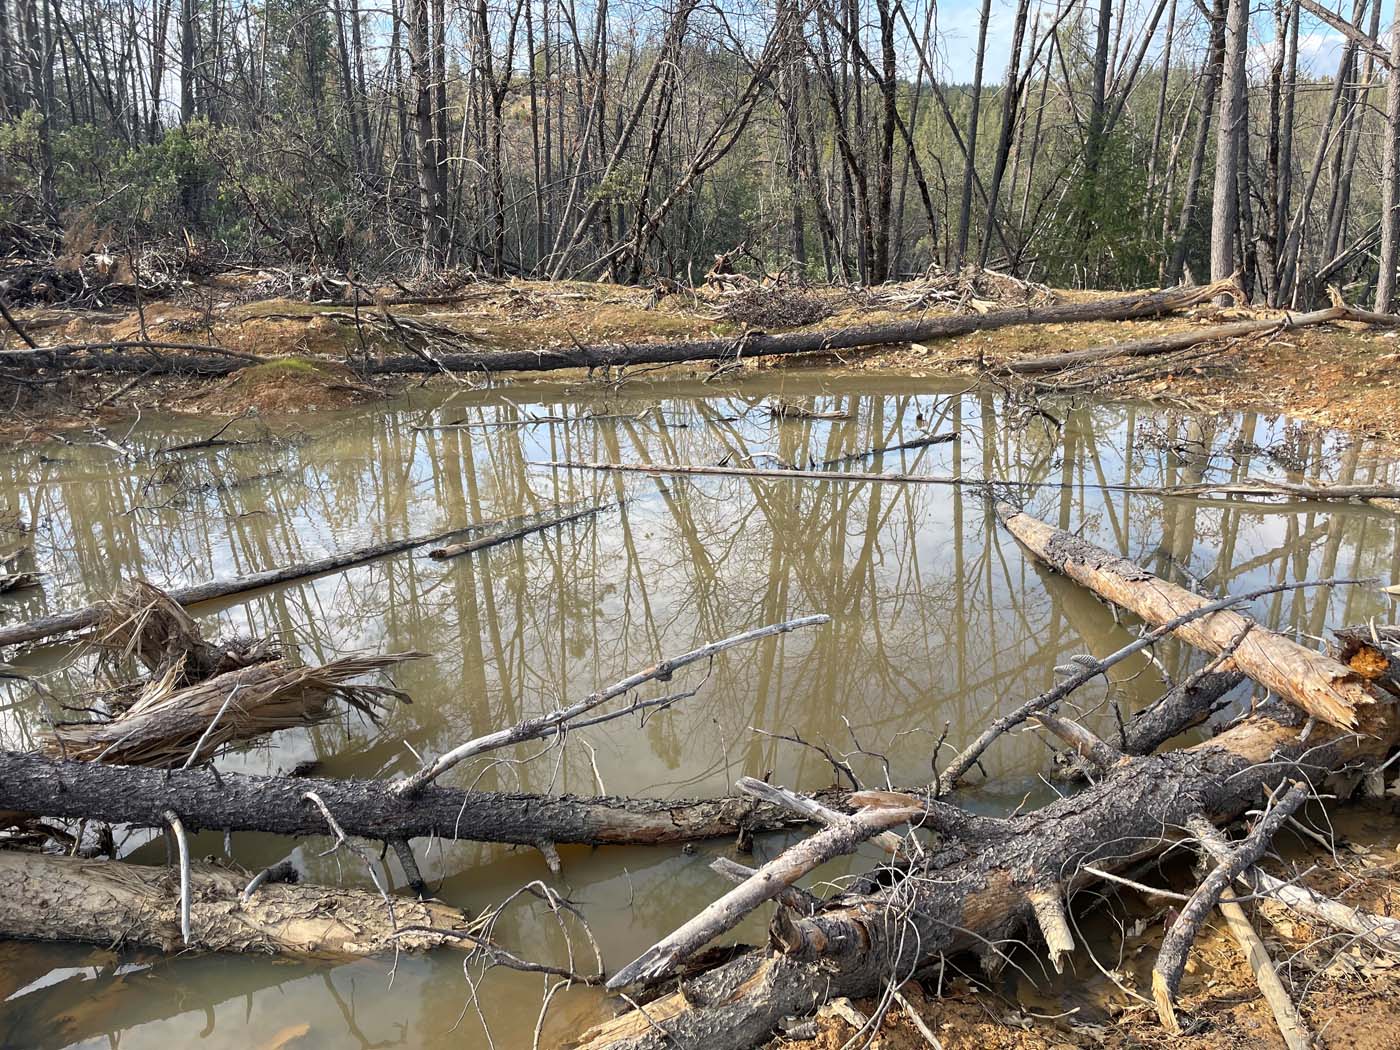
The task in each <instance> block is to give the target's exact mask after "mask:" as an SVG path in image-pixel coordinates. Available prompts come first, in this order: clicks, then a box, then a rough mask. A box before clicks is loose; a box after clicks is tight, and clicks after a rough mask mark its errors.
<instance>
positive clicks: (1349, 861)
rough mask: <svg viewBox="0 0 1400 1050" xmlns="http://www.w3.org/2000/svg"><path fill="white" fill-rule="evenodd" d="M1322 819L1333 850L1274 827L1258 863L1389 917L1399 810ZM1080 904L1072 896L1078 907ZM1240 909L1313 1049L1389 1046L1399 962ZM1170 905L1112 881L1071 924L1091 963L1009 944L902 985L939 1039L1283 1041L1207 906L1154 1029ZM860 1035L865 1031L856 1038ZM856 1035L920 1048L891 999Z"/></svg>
mask: <svg viewBox="0 0 1400 1050" xmlns="http://www.w3.org/2000/svg"><path fill="white" fill-rule="evenodd" d="M1334 817H1335V819H1336V820H1337V821H1338V822H1339V823H1338V824H1337V826H1336V831H1337V833H1338V839H1337V843H1336V846H1337V848H1336V852H1335V854H1333V853H1330V852H1325V851H1323V850H1322V849H1320V848H1317V847H1316V846H1315V844H1308V845H1306V846H1305V845H1304V844H1303V841H1302V840H1301V839H1299V838H1297V837H1294V836H1285V838H1288V839H1289V841H1284V839H1283V838H1281V839H1280V840H1279V841H1278V843H1277V846H1278V847H1279V848H1280V850H1281V851H1282V852H1283V853H1284V855H1285V857H1286V862H1280V861H1275V862H1274V863H1273V864H1272V865H1269V866H1270V867H1271V868H1272V870H1274V871H1275V873H1277V874H1279V875H1280V876H1281V877H1284V878H1288V877H1289V876H1290V875H1296V874H1297V873H1298V872H1303V871H1307V869H1312V870H1311V871H1307V874H1306V875H1304V876H1303V877H1301V878H1298V879H1297V881H1298V882H1300V883H1301V884H1303V885H1307V886H1310V887H1312V888H1314V889H1316V890H1318V891H1320V892H1323V893H1326V894H1330V895H1333V896H1335V897H1337V898H1338V899H1340V900H1343V901H1345V902H1346V903H1347V904H1350V905H1353V906H1355V907H1358V908H1361V909H1363V910H1367V911H1370V912H1373V913H1379V914H1382V915H1394V914H1397V910H1400V877H1398V876H1400V852H1397V848H1400V819H1397V818H1396V817H1395V816H1394V815H1393V814H1391V813H1390V812H1383V811H1381V810H1378V809H1375V808H1368V807H1362V806H1355V807H1349V808H1345V809H1342V810H1339V811H1336V812H1335V814H1334ZM1176 875H1177V876H1178V877H1176V878H1162V877H1160V876H1156V875H1153V876H1146V877H1144V881H1145V882H1147V883H1149V884H1151V885H1153V886H1161V887H1170V888H1172V889H1175V890H1177V891H1183V890H1188V891H1189V889H1190V886H1189V885H1187V883H1188V882H1189V881H1190V877H1189V875H1188V874H1186V872H1185V869H1184V868H1183V869H1180V870H1179V871H1178V872H1176ZM1084 903H1085V901H1084V899H1083V898H1081V906H1082V905H1083V904H1084ZM1246 907H1247V908H1248V909H1249V911H1250V912H1251V917H1252V918H1253V920H1254V923H1255V928H1256V929H1257V930H1258V931H1259V933H1260V935H1261V936H1262V937H1263V939H1264V942H1265V944H1266V945H1267V946H1268V948H1269V952H1270V955H1271V956H1272V958H1273V959H1274V961H1275V964H1276V965H1277V966H1278V968H1279V970H1280V973H1281V975H1282V976H1283V979H1284V980H1285V982H1287V984H1288V985H1289V987H1290V989H1291V991H1292V993H1293V997H1294V999H1295V1001H1296V1002H1298V1004H1299V1006H1300V1009H1301V1011H1302V1014H1303V1017H1304V1019H1305V1020H1306V1021H1307V1023H1308V1026H1309V1028H1310V1030H1311V1031H1312V1032H1313V1033H1314V1035H1315V1036H1316V1037H1317V1042H1318V1045H1319V1047H1321V1048H1327V1050H1341V1048H1348V1050H1396V1048H1397V1047H1400V960H1396V959H1393V958H1389V957H1386V956H1382V955H1377V954H1375V953H1373V952H1368V951H1365V950H1361V949H1358V948H1357V947H1356V946H1355V945H1354V943H1352V941H1351V940H1350V939H1349V938H1344V937H1338V936H1336V935H1335V933H1334V932H1333V931H1330V930H1326V929H1321V928H1313V927H1309V926H1308V925H1307V924H1306V923H1305V922H1302V921H1300V920H1298V919H1297V918H1295V917H1294V916H1293V915H1292V914H1291V913H1290V912H1288V911H1287V910H1286V909H1285V908H1283V907H1282V906H1280V905H1278V904H1276V903H1274V902H1264V903H1262V904H1259V903H1256V904H1248V905H1246ZM1171 909H1172V906H1171V905H1169V904H1164V903H1162V902H1159V901H1157V902H1148V901H1146V900H1144V898H1142V897H1140V896H1137V895H1136V894H1135V893H1134V892H1133V891H1131V890H1125V891H1124V894H1123V896H1121V897H1118V898H1114V899H1113V900H1112V902H1111V903H1110V904H1109V905H1108V906H1107V907H1104V908H1102V909H1099V910H1098V911H1097V912H1096V913H1091V914H1089V915H1086V916H1084V917H1083V918H1082V919H1081V922H1082V924H1083V925H1082V927H1080V928H1081V929H1083V930H1086V931H1088V932H1089V935H1090V937H1091V938H1092V943H1093V944H1094V945H1095V948H1096V952H1097V954H1098V957H1099V963H1101V964H1102V969H1098V968H1096V967H1095V965H1094V963H1093V962H1092V961H1091V960H1090V959H1089V958H1088V956H1087V953H1086V952H1085V951H1084V950H1083V949H1082V948H1081V949H1080V950H1079V952H1078V953H1077V954H1076V955H1075V956H1074V957H1073V959H1072V961H1071V963H1070V966H1069V967H1068V968H1067V973H1066V974H1065V976H1063V977H1058V978H1057V977H1055V976H1054V975H1053V974H1049V975H1048V976H1047V974H1046V972H1045V968H1044V967H1043V965H1042V963H1041V961H1040V959H1039V958H1037V957H1036V956H1034V955H1032V954H1031V953H1030V952H1029V951H1026V950H1020V951H1017V952H1015V953H1014V954H1013V963H1012V965H1009V966H1008V967H1007V969H1006V971H1005V972H1004V974H1003V976H1001V977H999V978H996V979H991V980H988V979H986V978H983V977H981V975H976V982H975V983H974V981H973V980H972V979H969V978H968V977H963V976H954V975H952V974H951V973H950V975H949V976H948V977H947V979H946V980H945V983H944V985H943V987H942V989H941V991H942V995H941V997H939V996H938V995H937V994H936V993H937V992H938V991H939V990H940V989H938V988H937V979H936V978H934V979H933V980H931V981H928V982H926V985H927V987H926V988H925V986H923V985H920V984H919V983H917V982H911V983H910V984H909V985H907V986H906V987H905V989H904V995H905V997H906V998H907V999H908V1000H909V1005H910V1007H912V1009H913V1010H914V1011H915V1012H916V1013H917V1014H918V1015H919V1018H920V1020H922V1021H923V1023H924V1024H925V1025H926V1026H927V1027H928V1028H929V1029H930V1031H932V1032H933V1034H934V1035H935V1036H936V1037H937V1039H938V1040H939V1042H940V1043H941V1044H942V1046H943V1047H944V1050H1064V1048H1067V1047H1083V1048H1086V1050H1087V1048H1090V1047H1095V1048H1098V1047H1122V1048H1127V1047H1136V1048H1144V1050H1146V1048H1161V1050H1236V1048H1243V1047H1250V1048H1260V1050H1274V1048H1279V1050H1282V1048H1283V1046H1284V1043H1283V1040H1282V1038H1281V1037H1280V1035H1279V1033H1278V1029H1277V1027H1276V1026H1275V1024H1274V1020H1273V1017H1272V1015H1271V1014H1270V1012H1269V1008H1268V1005H1267V1004H1266V1003H1265V1001H1264V1000H1263V998H1262V997H1261V995H1260V993H1259V989H1258V986H1257V984H1256V983H1255V980H1254V975H1253V973H1252V972H1251V971H1250V968H1249V966H1248V964H1247V963H1246V961H1245V959H1244V956H1243V953H1242V952H1241V950H1240V948H1239V945H1238V944H1237V943H1236V941H1235V940H1234V938H1233V937H1232V936H1231V935H1230V933H1229V932H1228V930H1227V929H1226V927H1225V924H1224V921H1223V920H1222V919H1220V918H1219V917H1218V915H1217V917H1215V918H1214V919H1213V920H1212V921H1211V923H1210V925H1208V926H1207V927H1206V928H1205V929H1203V931H1202V934H1201V936H1200V937H1199V938H1198V939H1197V941H1196V943H1195V946H1194V947H1193V949H1192V952H1191V957H1190V963H1189V964H1188V968H1187V974H1186V978H1185V980H1184V982H1183V985H1182V996H1181V1006H1182V1014H1183V1018H1184V1021H1183V1024H1184V1025H1186V1026H1187V1031H1186V1033H1185V1034H1184V1035H1182V1036H1173V1035H1170V1034H1168V1033H1167V1032H1166V1031H1165V1030H1164V1029H1163V1028H1162V1026H1161V1024H1160V1023H1159V1022H1158V1020H1157V1015H1156V1013H1155V1011H1154V1009H1153V1006H1152V1004H1151V1002H1150V1000H1147V999H1144V998H1142V997H1141V993H1144V992H1145V990H1146V989H1147V988H1148V987H1149V985H1150V979H1151V969H1152V964H1153V962H1154V960H1155V959H1156V957H1157V949H1158V947H1159V946H1160V945H1161V942H1162V936H1163V932H1164V928H1165V925H1166V924H1167V922H1168V921H1170V918H1171V916H1172V914H1173V913H1172V910H1171ZM1018 971H1019V972H1018ZM969 972H971V973H973V974H975V970H973V971H969ZM1129 989H1130V990H1131V991H1128V990H1129ZM1133 993H1139V994H1133ZM853 1006H854V1007H855V1009H856V1010H858V1011H860V1013H861V1014H862V1015H863V1016H866V1017H869V1016H872V1015H873V1014H874V1013H875V1012H876V1011H877V1009H878V1004H877V1003H875V1002H872V1001H864V1002H857V1003H855V1004H853ZM855 1019H857V1020H858V1019H859V1018H855ZM855 1034H856V1029H855V1027H854V1026H853V1025H852V1024H851V1023H850V1022H849V1021H848V1020H844V1019H842V1018H840V1017H838V1016H834V1015H832V1014H831V1013H830V1012H829V1013H828V1015H827V1016H825V1017H824V1018H823V1019H822V1021H821V1022H820V1027H819V1031H818V1032H817V1034H816V1038H815V1039H805V1040H797V1039H779V1040H775V1041H774V1042H773V1044H771V1046H770V1050H780V1048H781V1050H841V1048H842V1047H845V1046H860V1045H863V1044H862V1040H857V1042H856V1043H854V1044H851V1043H849V1040H850V1039H851V1038H852V1037H853V1036H855ZM869 1035H870V1033H869V1032H868V1031H867V1032H866V1034H865V1037H864V1038H868V1037H869ZM870 1045H871V1046H872V1047H873V1048H876V1050H880V1048H883V1050H929V1043H928V1041H927V1040H926V1038H925V1037H924V1035H923V1034H922V1033H920V1032H919V1030H918V1028H917V1027H916V1026H915V1023H914V1022H913V1021H911V1019H910V1018H909V1015H908V1012H907V1010H906V1009H905V1008H903V1007H902V1006H899V1005H895V1006H894V1007H893V1008H892V1009H890V1011H889V1012H888V1014H887V1016H886V1018H885V1021H884V1023H883V1024H882V1025H881V1026H880V1030H879V1034H878V1036H876V1040H875V1041H874V1042H873V1043H871V1044H870Z"/></svg>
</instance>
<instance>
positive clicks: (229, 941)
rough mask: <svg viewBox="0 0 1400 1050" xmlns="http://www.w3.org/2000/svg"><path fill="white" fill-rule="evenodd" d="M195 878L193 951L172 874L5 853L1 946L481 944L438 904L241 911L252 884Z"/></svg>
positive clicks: (281, 894)
mask: <svg viewBox="0 0 1400 1050" xmlns="http://www.w3.org/2000/svg"><path fill="white" fill-rule="evenodd" d="M191 876H192V883H193V886H192V890H193V892H192V894H191V909H190V940H189V942H188V944H186V942H185V940H184V938H183V937H182V934H181V929H180V922H181V920H180V898H179V894H178V893H176V892H175V891H174V887H173V885H172V883H173V881H174V878H175V873H174V871H173V870H172V869H169V868H164V867H151V866H148V865H144V864H128V863H125V862H122V861H91V860H81V859H75V858H69V857H55V856H51V855H48V854H36V853H21V852H19V851H18V850H0V937H6V938H15V939H20V940H43V941H84V942H87V943H90V944H101V945H103V946H108V947H110V946H123V945H124V946H144V947H151V948H156V949H159V950H160V951H163V952H172V951H178V950H180V949H182V948H186V947H188V948H194V949H197V950H201V951H214V952H254V953H262V954H269V955H291V956H298V957H302V958H325V959H344V958H349V957H355V956H364V955H377V954H380V953H382V952H392V951H394V950H395V949H396V948H397V949H401V950H406V951H411V950H423V949H429V948H438V947H455V948H463V949H467V950H470V949H471V948H473V947H476V946H478V944H479V942H477V941H475V940H473V939H472V938H471V937H470V932H469V931H471V930H472V929H474V924H473V922H472V921H471V920H470V919H469V918H468V917H467V916H466V915H465V914H464V913H463V912H462V911H461V910H459V909H457V908H453V907H451V906H450V905H447V904H443V903H441V902H438V901H414V900H411V899H408V898H403V897H397V898H395V899H394V911H395V918H396V919H397V923H395V922H391V921H390V917H389V914H388V912H387V910H386V909H385V907H384V900H383V898H382V897H380V896H379V894H377V893H368V892H366V891H364V890H356V889H346V888H341V887H335V886H314V885H308V884H306V883H295V884H292V883H274V884H271V885H266V886H263V887H262V888H261V889H259V890H258V892H257V893H256V894H254V895H253V897H252V898H251V899H250V900H248V901H241V900H240V899H239V893H240V891H241V890H242V888H243V883H244V882H245V881H246V880H247V876H245V875H239V874H236V873H235V872H232V871H229V870H228V869H226V868H218V867H214V866H212V865H206V864H194V865H192V866H191ZM404 927H416V928H417V929H413V930H411V931H409V930H404V932H399V931H400V930H401V929H403V928H404ZM433 930H449V931H456V932H457V933H458V934H459V935H458V936H448V935H446V934H443V933H435V932H432V931H433Z"/></svg>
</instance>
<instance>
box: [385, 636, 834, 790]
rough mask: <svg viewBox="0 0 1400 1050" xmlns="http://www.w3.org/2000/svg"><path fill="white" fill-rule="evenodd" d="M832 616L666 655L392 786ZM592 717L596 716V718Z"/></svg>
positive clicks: (541, 733) (562, 726)
mask: <svg viewBox="0 0 1400 1050" xmlns="http://www.w3.org/2000/svg"><path fill="white" fill-rule="evenodd" d="M830 620H831V617H830V616H826V615H825V614H820V613H819V614H817V615H815V616H801V617H798V618H797V619H795V620H784V621H783V622H782V623H775V624H770V625H769V626H767V627H758V628H755V629H754V630H752V631H744V632H743V633H741V634H735V635H731V636H730V637H728V638H723V639H721V640H720V641H717V642H710V643H709V644H708V645H702V646H701V647H700V648H698V649H692V650H691V651H690V652H688V653H682V654H681V655H680V656H673V657H671V658H670V659H667V660H662V661H661V662H660V663H656V664H652V666H650V667H648V668H646V669H645V670H643V671H638V672H637V673H636V674H633V675H629V676H628V677H626V678H624V679H622V680H621V681H620V682H614V683H613V684H612V685H610V686H608V687H607V688H606V689H602V690H599V691H598V692H596V693H591V694H590V695H588V696H586V697H584V698H583V699H582V700H580V701H578V702H577V703H574V704H571V705H570V706H568V707H565V708H560V709H559V710H556V711H551V712H550V713H549V714H546V715H539V716H537V717H535V718H526V719H523V720H522V721H520V722H517V723H516V724H515V725H513V726H511V727H509V728H508V729H498V730H496V731H495V732H494V733H487V734H486V735H485V736H479V737H476V738H475V739H473V740H468V741H467V742H466V743H464V744H459V745H458V746H457V747H454V748H453V749H452V750H451V751H448V752H447V753H446V754H443V755H441V756H439V757H438V758H437V759H436V760H435V761H433V762H429V763H427V764H425V765H424V766H423V768H421V769H420V770H418V772H417V773H414V774H413V775H412V776H409V777H405V778H404V779H403V780H400V781H398V782H397V783H396V784H394V786H393V787H392V788H391V789H390V790H391V791H393V792H394V794H396V795H398V796H399V797H401V798H403V797H412V796H413V795H415V794H417V793H418V792H419V791H422V790H423V788H424V787H426V786H427V785H428V784H430V783H432V782H433V781H434V780H436V779H437V778H438V777H440V776H442V774H444V773H446V772H447V771H448V770H449V769H451V768H452V767H453V766H455V765H458V764H459V763H461V762H465V761H466V760H467V759H469V758H475V757H476V756H477V755H482V754H485V753H486V752H488V751H495V750H497V749H498V748H502V747H507V746H509V745H511V744H519V743H522V742H523V741H526V740H537V739H540V738H542V737H548V736H555V735H557V734H559V733H563V732H564V731H565V730H566V728H567V723H569V722H570V721H571V720H573V719H575V718H578V717H579V716H580V715H583V714H586V713H587V712H589V711H591V710H593V709H594V708H595V707H598V706H599V705H600V704H604V703H607V702H608V701H609V700H613V699H616V698H617V697H619V696H623V695H625V694H627V693H629V692H631V691H632V690H633V689H636V688H637V687H638V686H639V685H643V684H644V683H646V682H652V681H656V682H667V681H670V679H671V676H672V675H673V674H674V673H675V672H676V671H678V670H680V669H681V668H682V667H685V666H687V665H689V664H693V663H697V662H698V661H700V660H707V659H712V658H713V657H714V656H715V655H716V654H718V653H721V652H723V651H724V650H726V649H732V648H734V647H735V646H736V645H744V644H747V643H748V642H756V641H759V640H761V639H763V638H771V637H773V636H775V635H779V634H787V633H788V632H789V631H795V630H798V629H799V628H802V627H815V626H817V625H818V624H823V623H829V622H830ZM635 706H636V705H634V706H633V707H631V708H625V709H623V710H622V711H619V712H617V715H618V717H621V716H622V715H625V714H627V713H628V712H629V711H631V710H635ZM593 721H597V720H596V719H594V720H593Z"/></svg>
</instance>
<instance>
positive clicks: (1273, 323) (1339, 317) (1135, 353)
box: [1005, 305, 1400, 375]
mask: <svg viewBox="0 0 1400 1050" xmlns="http://www.w3.org/2000/svg"><path fill="white" fill-rule="evenodd" d="M1337 321H1358V322H1361V323H1363V324H1378V325H1400V316H1397V315H1395V314H1377V313H1373V312H1371V311H1369V310H1357V309H1354V308H1353V307H1350V306H1345V305H1336V306H1329V307H1328V308H1327V309H1325V310H1313V311H1312V312H1310V313H1304V314H1285V315H1284V316H1283V317H1282V318H1269V319H1267V320H1255V321H1236V322H1233V323H1231V324H1221V325H1205V326H1202V327H1198V328H1191V329H1188V330H1186V331H1184V332H1169V333H1167V334H1165V335H1157V336H1150V337H1148V338H1146V339H1134V340H1131V341H1129V342H1124V343H1110V344H1106V345H1104V346H1096V347H1091V348H1090V349H1087V350H1072V351H1069V352H1067V353H1063V354H1050V355H1048V356H1046V357H1030V358H1022V359H1021V360H1018V361H1011V362H1008V363H1007V364H1006V365H1005V368H1006V370H1007V371H1008V372H1013V373H1016V374H1018V375H1029V374H1034V373H1038V372H1056V371H1061V370H1063V369H1066V368H1074V367H1077V366H1079V365H1090V364H1095V363H1097V362H1099V361H1107V360H1110V359H1111V358H1115V357H1148V356H1151V355H1153V354H1166V353H1171V352H1172V351H1174V350H1186V349H1189V348H1190V347H1193V346H1198V345H1200V344H1201V343H1213V342H1223V341H1225V340H1227V339H1244V338H1247V337H1249V336H1253V335H1269V334H1272V333H1274V332H1283V331H1287V330H1288V329H1290V328H1307V327H1309V326H1311V325H1320V324H1332V323H1334V322H1337Z"/></svg>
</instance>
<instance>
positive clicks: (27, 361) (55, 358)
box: [0, 339, 268, 369]
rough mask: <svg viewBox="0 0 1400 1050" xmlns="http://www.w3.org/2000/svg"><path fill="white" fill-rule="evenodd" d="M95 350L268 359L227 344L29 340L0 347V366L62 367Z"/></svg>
mask: <svg viewBox="0 0 1400 1050" xmlns="http://www.w3.org/2000/svg"><path fill="white" fill-rule="evenodd" d="M99 350H116V351H123V350H148V351H151V350H181V351H184V352H186V353H196V354H212V355H213V356H215V357H225V358H228V359H229V360H231V361H239V362H242V364H238V365H234V366H233V367H234V368H244V367H246V366H247V365H250V364H254V365H260V364H265V363H266V362H267V361H268V358H266V357H262V356H259V355H258V354H250V353H248V352H247V351H246V350H232V349H230V348H229V347H226V346H215V345H213V344H212V343H180V342H168V341H161V340H154V339H117V340H109V341H106V342H96V343H57V344H55V345H53V346H35V345H34V344H33V343H31V344H30V348H29V349H27V350H0V368H30V369H40V368H57V367H62V366H63V364H64V363H65V359H66V358H71V357H73V356H74V355H76V354H91V353H93V352H95V351H99ZM163 360H165V358H164V355H161V354H154V355H152V356H150V357H147V358H145V361H146V364H147V365H148V366H150V365H159V364H160V363H161V362H162V361H163Z"/></svg>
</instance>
